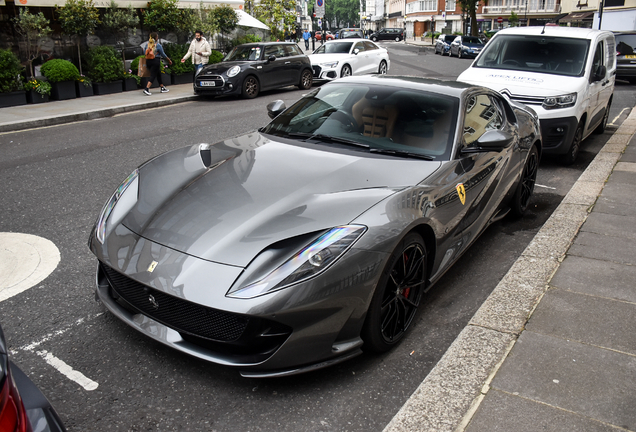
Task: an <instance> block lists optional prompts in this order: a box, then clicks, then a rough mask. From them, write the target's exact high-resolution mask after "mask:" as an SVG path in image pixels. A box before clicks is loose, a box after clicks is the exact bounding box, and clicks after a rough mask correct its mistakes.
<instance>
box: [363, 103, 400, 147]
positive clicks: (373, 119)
mask: <svg viewBox="0 0 636 432" xmlns="http://www.w3.org/2000/svg"><path fill="white" fill-rule="evenodd" d="M351 112H352V115H353V118H354V119H355V121H356V122H357V123H358V126H359V127H361V128H362V134H363V135H364V136H368V137H374V138H391V137H392V135H393V129H394V127H395V120H396V119H397V116H398V109H397V108H396V107H395V106H393V105H377V106H376V105H373V104H372V103H371V102H370V101H369V100H367V99H361V100H359V101H358V102H356V103H355V104H354V105H353V107H352V109H351Z"/></svg>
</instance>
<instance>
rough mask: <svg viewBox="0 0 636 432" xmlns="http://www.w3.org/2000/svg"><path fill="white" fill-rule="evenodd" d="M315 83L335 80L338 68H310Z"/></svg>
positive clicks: (337, 75)
mask: <svg viewBox="0 0 636 432" xmlns="http://www.w3.org/2000/svg"><path fill="white" fill-rule="evenodd" d="M311 70H312V71H313V74H314V81H315V82H325V81H332V80H335V79H337V78H338V77H339V76H340V74H339V72H338V68H325V67H323V66H312V67H311Z"/></svg>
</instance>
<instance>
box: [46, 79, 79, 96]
mask: <svg viewBox="0 0 636 432" xmlns="http://www.w3.org/2000/svg"><path fill="white" fill-rule="evenodd" d="M51 87H52V89H51V99H53V100H66V99H75V98H76V97H77V92H76V91H75V81H62V82H56V83H51Z"/></svg>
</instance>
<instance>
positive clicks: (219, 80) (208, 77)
mask: <svg viewBox="0 0 636 432" xmlns="http://www.w3.org/2000/svg"><path fill="white" fill-rule="evenodd" d="M196 81H198V82H199V83H200V82H201V81H214V85H213V86H210V88H215V87H223V86H224V85H225V80H224V79H223V77H222V76H221V75H212V74H199V75H197V77H196Z"/></svg>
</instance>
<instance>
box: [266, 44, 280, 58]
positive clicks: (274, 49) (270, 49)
mask: <svg viewBox="0 0 636 432" xmlns="http://www.w3.org/2000/svg"><path fill="white" fill-rule="evenodd" d="M271 55H273V56H276V57H278V46H276V45H269V46H266V47H265V59H266V60H267V58H268V57H269V56H271Z"/></svg>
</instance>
